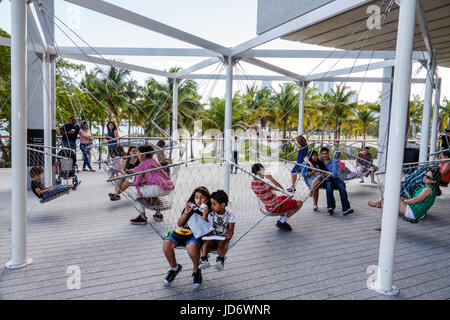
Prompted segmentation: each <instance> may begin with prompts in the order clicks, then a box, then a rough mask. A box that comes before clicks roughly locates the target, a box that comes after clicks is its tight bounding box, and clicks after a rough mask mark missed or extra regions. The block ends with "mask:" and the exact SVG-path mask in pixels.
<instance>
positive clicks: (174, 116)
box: [171, 78, 179, 145]
mask: <svg viewBox="0 0 450 320" xmlns="http://www.w3.org/2000/svg"><path fill="white" fill-rule="evenodd" d="M178 84H179V80H178V79H177V78H174V79H173V92H172V141H178ZM171 145H173V143H171Z"/></svg>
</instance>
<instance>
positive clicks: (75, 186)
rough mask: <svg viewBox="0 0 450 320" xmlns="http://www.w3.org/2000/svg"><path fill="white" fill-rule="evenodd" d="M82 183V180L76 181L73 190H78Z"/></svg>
mask: <svg viewBox="0 0 450 320" xmlns="http://www.w3.org/2000/svg"><path fill="white" fill-rule="evenodd" d="M80 184H81V180H77V181H75V183H74V184H73V191H77V188H78V186H79V185H80Z"/></svg>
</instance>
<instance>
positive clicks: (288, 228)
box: [276, 220, 292, 231]
mask: <svg viewBox="0 0 450 320" xmlns="http://www.w3.org/2000/svg"><path fill="white" fill-rule="evenodd" d="M276 227H277V228H280V229H281V230H285V231H292V228H291V226H290V225H289V224H288V223H287V222H284V223H281V222H280V220H278V221H277V224H276Z"/></svg>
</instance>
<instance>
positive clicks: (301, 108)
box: [297, 81, 305, 136]
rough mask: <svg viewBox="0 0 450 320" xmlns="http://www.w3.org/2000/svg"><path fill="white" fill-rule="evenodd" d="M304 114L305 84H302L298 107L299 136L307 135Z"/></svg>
mask: <svg viewBox="0 0 450 320" xmlns="http://www.w3.org/2000/svg"><path fill="white" fill-rule="evenodd" d="M304 113H305V82H303V81H302V82H301V83H300V98H299V105H298V133H297V135H298V136H299V135H301V134H303V133H305V131H304V130H305V127H304V123H303V119H304Z"/></svg>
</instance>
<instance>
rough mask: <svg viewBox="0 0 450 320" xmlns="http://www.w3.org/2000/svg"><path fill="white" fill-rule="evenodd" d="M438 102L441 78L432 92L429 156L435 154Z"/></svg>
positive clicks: (431, 158) (432, 157) (432, 158)
mask: <svg viewBox="0 0 450 320" xmlns="http://www.w3.org/2000/svg"><path fill="white" fill-rule="evenodd" d="M440 100H441V78H439V79H438V80H437V81H436V89H435V91H434V105H433V123H432V126H431V144H430V153H431V154H433V153H435V152H436V142H437V133H438V120H439V119H438V118H439V106H440ZM430 160H434V155H432V156H430Z"/></svg>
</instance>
